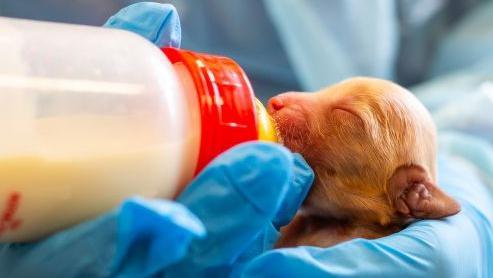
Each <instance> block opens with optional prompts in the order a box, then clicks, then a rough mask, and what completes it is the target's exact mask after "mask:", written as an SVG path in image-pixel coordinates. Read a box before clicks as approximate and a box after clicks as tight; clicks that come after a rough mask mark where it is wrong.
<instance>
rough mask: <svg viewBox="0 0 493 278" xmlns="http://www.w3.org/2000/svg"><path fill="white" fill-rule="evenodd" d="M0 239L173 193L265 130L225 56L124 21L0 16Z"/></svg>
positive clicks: (26, 236) (39, 232)
mask: <svg viewBox="0 0 493 278" xmlns="http://www.w3.org/2000/svg"><path fill="white" fill-rule="evenodd" d="M0 61H1V63H0V241H3V242H11V241H30V240H36V239H39V238H41V237H43V236H46V235H48V234H50V233H53V232H55V231H57V230H60V229H63V228H66V227H69V226H71V225H73V224H76V223H79V222H81V221H84V220H87V219H89V218H92V217H95V216H97V215H99V214H101V213H104V212H106V211H108V210H110V209H112V208H114V207H116V206H118V204H119V203H120V202H121V201H122V200H123V199H125V198H126V197H129V196H132V195H142V196H149V197H162V198H173V197H174V196H176V194H178V193H179V192H180V190H181V189H182V188H183V186H184V185H186V184H187V183H188V182H189V181H190V180H191V179H192V178H193V176H194V175H195V174H197V173H198V172H199V171H200V170H201V169H202V168H203V167H204V166H205V165H206V164H207V162H209V161H210V160H211V159H212V158H214V157H215V156H217V155H218V154H219V153H221V152H222V151H224V150H226V149H227V148H229V147H231V146H233V145H235V144H237V143H240V142H244V141H249V140H256V139H267V140H275V133H274V131H273V126H272V124H271V123H270V122H269V120H268V119H267V116H266V114H265V110H264V109H263V107H262V106H261V104H259V103H257V104H255V99H254V96H253V92H252V89H251V86H250V84H249V82H248V79H247V77H246V76H245V74H244V73H243V71H242V70H241V68H240V67H239V66H238V65H237V64H236V63H234V62H233V61H232V60H230V59H228V58H224V57H218V56H211V55H206V54H198V53H194V52H190V51H185V50H178V49H172V48H169V49H164V50H161V49H159V48H157V47H155V46H154V45H152V44H151V43H149V42H147V41H146V40H145V39H143V38H141V37H140V36H138V35H135V34H132V33H130V32H126V31H120V30H114V29H104V28H98V27H88V26H78V25H69V24H59V23H46V22H35V21H27V20H18V19H7V18H0Z"/></svg>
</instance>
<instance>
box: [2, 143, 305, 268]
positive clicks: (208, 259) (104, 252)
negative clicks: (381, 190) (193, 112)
mask: <svg viewBox="0 0 493 278" xmlns="http://www.w3.org/2000/svg"><path fill="white" fill-rule="evenodd" d="M312 181H313V173H312V171H311V169H310V168H309V167H308V166H307V165H306V163H305V162H304V160H303V159H302V158H301V157H300V156H298V155H293V154H292V153H290V152H289V151H288V150H286V149H285V148H283V147H281V146H279V145H274V144H267V143H248V144H243V145H240V146H237V147H235V148H233V149H231V150H230V151H228V152H226V153H224V154H222V155H221V156H219V157H218V158H217V159H215V160H214V161H213V162H212V163H211V164H210V165H209V166H208V167H206V169H205V170H204V171H203V172H202V173H201V174H200V175H199V176H198V177H197V179H196V180H195V181H194V182H192V183H191V184H190V185H189V186H188V187H187V188H186V190H185V191H184V192H183V193H182V194H181V195H180V197H179V198H178V201H179V202H180V203H181V205H180V204H178V203H174V202H170V201H165V200H145V199H142V198H134V199H130V200H128V201H126V202H125V203H124V204H123V205H122V207H121V208H120V209H119V210H117V211H114V212H112V213H109V214H107V215H104V216H102V217H100V218H98V219H96V220H93V221H90V222H87V223H83V224H81V225H79V226H76V227H73V228H71V229H68V230H65V231H62V232H60V233H58V234H55V235H53V236H51V237H49V238H47V239H45V240H42V241H40V242H37V243H31V244H3V245H0V270H1V272H0V273H1V274H3V275H2V276H7V277H107V276H119V277H149V276H153V275H158V274H162V275H164V274H165V275H171V276H176V277H182V276H184V275H207V274H214V275H219V274H223V275H225V274H227V273H229V272H230V271H233V268H235V267H237V266H241V265H242V264H243V262H245V261H247V260H249V259H251V258H252V257H254V256H256V255H258V254H260V252H263V251H264V250H266V249H270V248H271V247H272V244H273V243H274V241H275V240H276V236H277V234H276V230H275V229H274V226H273V223H282V222H285V221H286V220H289V219H290V218H291V217H292V216H293V215H294V213H295V212H296V210H297V209H298V207H299V205H300V204H301V202H302V200H303V199H304V197H305V195H306V193H307V191H308V189H309V186H310V185H311V182H312ZM187 208H188V209H187ZM190 211H191V212H193V214H192V213H190ZM194 214H195V215H196V216H194ZM206 233H207V235H206Z"/></svg>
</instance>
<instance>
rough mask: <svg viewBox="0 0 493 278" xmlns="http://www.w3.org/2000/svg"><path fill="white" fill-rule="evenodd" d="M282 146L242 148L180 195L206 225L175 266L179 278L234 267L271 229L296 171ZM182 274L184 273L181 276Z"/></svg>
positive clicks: (219, 160)
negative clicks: (257, 239) (206, 269)
mask: <svg viewBox="0 0 493 278" xmlns="http://www.w3.org/2000/svg"><path fill="white" fill-rule="evenodd" d="M295 168H296V164H295V158H294V156H293V154H292V153H291V152H289V151H288V150H287V149H285V148H284V147H282V146H280V145H276V144H269V143H246V144H242V145H239V146H237V147H234V148H232V149H231V150H229V151H227V152H226V153H224V154H222V155H221V156H219V157H218V158H217V159H215V160H214V161H213V162H211V164H210V165H209V166H208V167H206V169H205V170H204V171H203V172H202V173H201V174H200V175H199V176H198V177H197V179H196V180H195V181H194V182H193V183H192V184H190V185H189V186H188V187H187V188H186V189H185V191H184V192H183V193H182V194H181V195H180V196H179V198H178V201H179V202H181V203H182V204H184V205H185V206H187V207H188V208H189V209H190V210H191V211H192V212H193V213H194V214H195V215H196V216H197V217H198V218H199V219H200V220H201V221H202V222H203V223H204V225H205V227H206V230H207V233H208V236H207V237H206V238H205V239H204V240H196V241H194V242H193V243H192V246H191V250H190V252H189V254H188V255H187V257H186V258H185V259H184V260H182V261H181V262H180V264H179V265H177V266H176V267H175V270H176V271H179V273H180V275H183V274H184V273H188V275H194V273H195V274H196V273H199V272H200V271H202V270H203V269H204V268H225V267H228V265H230V264H232V263H233V262H234V261H235V259H237V258H238V257H239V256H240V255H241V254H242V253H243V251H245V250H246V249H247V248H248V247H249V245H250V244H251V243H252V242H253V241H254V240H256V237H257V236H258V235H259V234H260V233H261V232H263V230H264V229H265V228H266V227H268V226H269V225H271V223H272V220H273V219H274V217H275V216H276V215H277V213H278V211H279V208H280V207H281V205H282V203H283V201H284V200H285V198H286V196H287V194H288V192H290V191H291V189H290V187H291V186H292V183H293V181H294V180H296V179H297V178H298V177H295V175H296V174H298V173H299V171H295V170H294V169H295ZM183 271H185V272H183Z"/></svg>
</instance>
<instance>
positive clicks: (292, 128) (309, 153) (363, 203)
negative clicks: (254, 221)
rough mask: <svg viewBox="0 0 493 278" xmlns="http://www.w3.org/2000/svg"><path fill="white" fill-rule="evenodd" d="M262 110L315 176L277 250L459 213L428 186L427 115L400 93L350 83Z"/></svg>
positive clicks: (278, 100) (289, 97)
mask: <svg viewBox="0 0 493 278" xmlns="http://www.w3.org/2000/svg"><path fill="white" fill-rule="evenodd" d="M268 109H269V113H270V114H271V115H272V116H273V118H274V119H275V121H276V124H277V128H278V131H279V134H280V136H281V138H282V143H283V144H284V145H285V146H286V147H288V148H289V149H291V150H292V151H294V152H299V153H301V154H302V155H303V156H304V157H305V159H306V160H307V162H308V164H309V165H310V166H311V167H312V168H313V169H314V171H315V176H316V178H315V183H314V185H313V187H312V189H311V191H310V193H309V194H308V197H307V199H306V200H305V202H304V204H303V206H302V208H301V210H300V211H299V212H298V214H297V215H296V216H295V218H294V219H293V221H292V222H291V223H290V224H289V225H287V226H286V227H284V228H283V229H282V230H281V234H282V235H281V238H280V240H279V241H278V243H277V246H278V247H288V246H297V245H315V246H324V247H326V246H331V245H334V244H337V243H339V242H342V241H346V240H349V239H352V238H357V237H362V238H368V239H372V238H379V237H383V236H386V235H389V234H391V233H394V232H397V231H399V230H401V229H403V228H404V227H405V225H406V224H407V223H409V222H410V221H411V220H413V219H431V218H441V217H445V216H448V215H452V214H456V213H458V212H459V211H460V206H459V204H458V203H457V202H456V201H454V200H453V199H452V198H450V197H449V196H448V195H447V194H445V193H444V192H443V191H442V190H440V188H439V187H438V186H437V184H436V161H435V152H436V146H435V126H434V123H433V121H432V119H431V116H430V114H429V113H428V111H427V110H426V108H425V107H424V106H423V105H422V104H421V103H420V102H419V101H418V99H416V98H415V97H414V96H413V95H412V94H411V93H410V92H409V91H407V90H406V89H404V88H402V87H400V86H398V85H396V84H394V83H392V82H389V81H385V80H380V79H373V78H353V79H349V80H346V81H343V82H341V83H338V84H336V85H334V86H331V87H329V88H326V89H323V90H321V91H319V92H316V93H311V94H310V93H284V94H281V95H278V96H276V97H273V98H272V99H271V100H270V101H269V106H268Z"/></svg>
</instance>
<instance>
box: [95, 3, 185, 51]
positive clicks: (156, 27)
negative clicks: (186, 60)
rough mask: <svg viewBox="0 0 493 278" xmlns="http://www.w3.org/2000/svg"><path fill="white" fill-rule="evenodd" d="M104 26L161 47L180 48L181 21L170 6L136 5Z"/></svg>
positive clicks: (120, 12) (156, 4)
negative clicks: (129, 32)
mask: <svg viewBox="0 0 493 278" xmlns="http://www.w3.org/2000/svg"><path fill="white" fill-rule="evenodd" d="M103 26H105V27H110V28H117V29H124V30H128V31H131V32H134V33H137V34H139V35H141V36H143V37H144V38H146V39H148V40H149V41H151V42H152V43H154V44H155V45H157V46H159V47H166V46H172V47H180V41H181V27H180V19H179V17H178V13H177V11H176V9H175V7H173V6H172V5H170V4H160V3H152V2H140V3H136V4H133V5H130V6H128V7H125V8H123V9H121V10H120V11H119V12H118V13H116V14H115V15H113V16H112V17H110V18H109V19H108V21H106V23H105V24H104V25H103Z"/></svg>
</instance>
